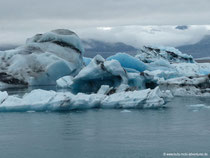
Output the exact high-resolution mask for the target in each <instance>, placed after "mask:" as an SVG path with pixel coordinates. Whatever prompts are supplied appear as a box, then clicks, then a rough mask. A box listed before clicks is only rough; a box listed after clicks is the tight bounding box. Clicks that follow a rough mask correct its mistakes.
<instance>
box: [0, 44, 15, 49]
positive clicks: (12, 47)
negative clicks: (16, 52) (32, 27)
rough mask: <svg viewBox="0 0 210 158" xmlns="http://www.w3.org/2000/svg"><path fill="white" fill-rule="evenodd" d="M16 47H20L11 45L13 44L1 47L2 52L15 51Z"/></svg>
mask: <svg viewBox="0 0 210 158" xmlns="http://www.w3.org/2000/svg"><path fill="white" fill-rule="evenodd" d="M16 47H18V45H11V44H5V45H0V51H4V50H9V49H14V48H16Z"/></svg>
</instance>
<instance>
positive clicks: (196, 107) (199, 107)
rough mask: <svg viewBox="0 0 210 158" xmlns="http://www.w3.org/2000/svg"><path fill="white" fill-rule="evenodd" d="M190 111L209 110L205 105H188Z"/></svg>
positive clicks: (209, 107)
mask: <svg viewBox="0 0 210 158" xmlns="http://www.w3.org/2000/svg"><path fill="white" fill-rule="evenodd" d="M188 107H189V108H190V109H193V111H195V110H196V111H198V110H200V109H210V106H208V105H205V104H194V105H188Z"/></svg>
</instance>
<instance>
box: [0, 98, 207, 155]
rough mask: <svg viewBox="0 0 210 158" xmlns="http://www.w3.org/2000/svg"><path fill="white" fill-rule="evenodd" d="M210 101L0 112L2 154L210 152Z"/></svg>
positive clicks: (198, 100)
mask: <svg viewBox="0 0 210 158" xmlns="http://www.w3.org/2000/svg"><path fill="white" fill-rule="evenodd" d="M194 104H205V105H206V106H210V99H202V98H174V100H173V101H172V102H170V103H168V104H167V106H168V108H165V109H158V110H130V112H129V111H123V110H114V109H113V110H102V109H90V110H87V111H73V112H66V113H56V112H34V113H29V112H28V113H27V112H25V113H0V157H1V158H40V157H42V158H80V157H82V158H83V157H84V158H132V157H134V158H138V157H139V158H144V157H145V158H150V157H151V158H159V157H160V158H161V157H163V152H207V153H208V154H209V155H210V109H209V108H203V107H200V108H192V107H190V106H189V105H194Z"/></svg>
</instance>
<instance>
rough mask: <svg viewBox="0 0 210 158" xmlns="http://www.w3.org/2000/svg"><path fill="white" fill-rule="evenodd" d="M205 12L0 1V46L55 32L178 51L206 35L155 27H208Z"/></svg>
mask: <svg viewBox="0 0 210 158" xmlns="http://www.w3.org/2000/svg"><path fill="white" fill-rule="evenodd" d="M209 6H210V1H209V0H106V1H100V0H57V1H55V0H0V45H1V44H7V43H9V44H12V43H17V44H21V43H24V41H25V39H26V38H27V37H31V36H32V35H34V34H36V33H42V32H46V31H49V30H52V29H56V28H67V29H71V30H73V31H76V33H77V34H79V35H80V36H81V37H82V38H99V35H100V39H101V40H107V41H109V40H111V41H119V40H121V41H124V42H126V43H129V44H133V45H138V43H148V42H149V43H153V42H152V41H154V43H156V44H159V43H160V44H161V43H163V44H171V45H179V43H180V42H186V41H187V40H189V41H190V42H194V41H195V39H196V40H198V39H199V38H201V36H203V35H204V34H206V33H208V30H207V29H206V27H204V26H200V27H191V28H190V29H189V30H187V31H184V32H185V33H183V32H180V30H179V31H177V30H174V29H172V28H171V27H169V26H161V25H183V24H185V25H192V24H193V25H208V24H210V9H209ZM147 25H155V26H153V28H151V26H148V27H146V28H145V26H147ZM104 28H105V29H104ZM106 28H108V29H106ZM109 28H111V29H109ZM158 30H159V31H158ZM144 31H145V32H144ZM176 35H177V36H176ZM158 38H159V40H158ZM194 38H195V39H194ZM169 39H171V40H169ZM174 40H176V41H174ZM147 41H148V42H147ZM158 41H159V43H158ZM167 41H168V42H167Z"/></svg>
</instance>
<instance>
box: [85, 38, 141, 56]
mask: <svg viewBox="0 0 210 158" xmlns="http://www.w3.org/2000/svg"><path fill="white" fill-rule="evenodd" d="M82 43H83V46H84V48H85V56H87V57H94V56H95V55H96V54H100V55H102V56H103V57H105V58H106V57H108V56H110V55H113V54H116V53H117V52H126V53H129V54H131V55H135V54H136V51H137V50H138V49H137V48H135V47H133V46H131V45H127V44H125V43H122V42H117V43H110V42H103V41H98V40H93V39H89V40H82Z"/></svg>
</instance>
